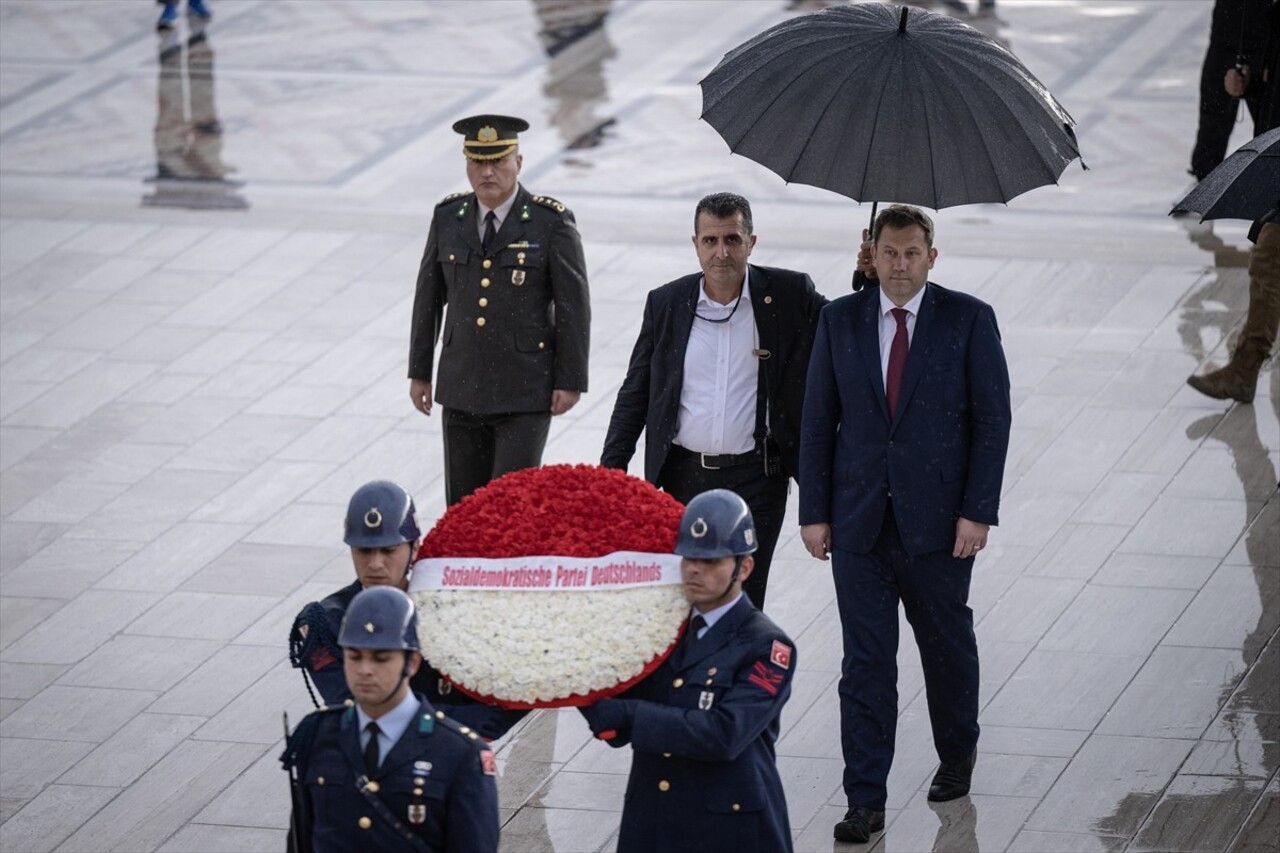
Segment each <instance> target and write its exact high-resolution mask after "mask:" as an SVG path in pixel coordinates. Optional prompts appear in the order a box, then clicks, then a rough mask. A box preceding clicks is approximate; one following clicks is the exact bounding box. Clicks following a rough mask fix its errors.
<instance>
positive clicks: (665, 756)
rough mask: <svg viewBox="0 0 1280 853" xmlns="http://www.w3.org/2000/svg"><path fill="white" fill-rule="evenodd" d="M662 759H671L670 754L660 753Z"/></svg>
mask: <svg viewBox="0 0 1280 853" xmlns="http://www.w3.org/2000/svg"><path fill="white" fill-rule="evenodd" d="M662 757H663V758H670V757H671V753H669V752H664V753H662Z"/></svg>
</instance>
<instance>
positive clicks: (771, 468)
mask: <svg viewBox="0 0 1280 853" xmlns="http://www.w3.org/2000/svg"><path fill="white" fill-rule="evenodd" d="M755 244H756V235H755V234H754V233H753V232H752V220H751V205H750V203H749V202H748V201H747V200H746V199H745V198H743V197H742V196H739V195H734V194H733V193H714V194H712V195H709V196H707V197H705V198H703V199H702V200H701V201H700V202H698V206H697V209H696V210H695V211H694V235H693V245H694V248H695V249H696V250H697V252H698V261H699V263H700V264H701V266H702V272H701V273H694V274H692V275H687V276H684V277H683V278H678V279H676V280H675V281H672V282H669V283H667V284H664V285H663V286H661V287H659V288H656V289H654V290H652V291H650V293H649V296H648V299H647V300H646V302H645V309H644V320H643V322H642V324H641V327H640V336H639V338H638V339H637V340H636V344H635V348H634V350H633V351H632V353H631V362H630V364H629V366H628V367H627V375H626V378H625V379H624V380H623V382H622V387H621V388H620V389H619V390H618V397H617V401H616V402H615V403H614V407H613V416H612V418H611V419H610V421H609V431H608V433H607V435H606V437H605V443H604V451H603V453H602V455H601V458H600V464H601V465H604V466H605V467H608V468H620V469H624V470H625V469H626V467H627V464H628V463H629V462H630V461H631V457H632V456H633V455H634V454H635V450H636V442H637V440H638V439H639V438H640V434H641V433H642V432H643V433H645V460H644V476H645V479H646V480H649V481H650V482H651V483H654V484H655V485H657V486H659V487H661V488H662V489H663V490H665V491H666V492H668V493H669V494H671V495H672V496H674V497H675V498H676V499H678V500H680V501H681V502H683V503H688V502H689V501H690V500H691V499H692V498H693V497H694V496H695V495H698V494H700V493H702V492H705V491H708V490H710V489H716V488H723V489H731V490H733V491H734V492H737V493H738V494H739V495H741V496H742V498H743V499H744V500H745V501H746V502H747V504H748V506H749V507H750V508H751V514H752V516H753V517H754V518H755V522H756V528H757V530H758V532H759V537H760V547H759V550H758V551H757V552H756V555H755V556H756V569H755V572H754V573H753V574H752V576H751V577H750V578H749V579H748V581H747V582H746V583H745V584H744V589H745V591H746V593H747V596H748V597H749V598H750V599H751V601H752V603H753V604H755V605H756V607H758V608H763V607H764V598H765V590H766V585H767V582H768V576H769V564H770V561H771V559H772V557H773V551H774V548H775V546H776V545H777V542H778V534H779V533H780V532H781V530H782V521H783V515H784V514H785V512H786V506H787V492H788V478H789V477H794V476H796V473H797V471H798V470H799V436H800V419H801V411H802V408H803V405H804V385H805V374H806V371H807V369H808V364H809V351H810V349H812V347H813V337H814V332H815V329H816V328H817V322H818V313H819V312H820V311H821V310H822V306H823V305H825V304H826V303H827V300H826V298H825V297H824V296H822V294H820V293H818V292H817V290H816V289H815V288H814V286H813V280H812V279H810V278H809V276H808V275H806V274H805V273H801V272H794V271H792V270H784V269H776V268H772V267H761V266H756V265H754V264H750V263H749V262H748V260H749V258H750V255H751V250H752V249H753V248H754V247H755Z"/></svg>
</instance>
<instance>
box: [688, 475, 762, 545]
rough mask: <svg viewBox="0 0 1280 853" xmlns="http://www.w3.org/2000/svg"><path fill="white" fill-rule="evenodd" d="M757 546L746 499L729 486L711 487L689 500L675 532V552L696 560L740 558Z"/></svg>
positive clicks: (754, 526) (753, 525)
mask: <svg viewBox="0 0 1280 853" xmlns="http://www.w3.org/2000/svg"><path fill="white" fill-rule="evenodd" d="M757 547H758V542H757V540H756V525H755V522H754V521H752V519H751V510H750V509H748V508H747V502H746V501H744V500H743V499H742V498H741V497H739V496H738V494H737V493H735V492H731V491H729V490H728V489H712V490H711V491H709V492H703V493H702V494H700V495H698V496H697V497H695V498H694V499H693V500H691V501H689V505H688V506H686V507H685V509H684V516H683V517H682V518H681V519H680V532H679V533H677V534H676V553H677V554H679V555H680V556H681V557H692V558H694V559H697V560H716V559H719V558H721V557H741V556H744V555H746V554H751V553H754V552H755V550H756V548H757Z"/></svg>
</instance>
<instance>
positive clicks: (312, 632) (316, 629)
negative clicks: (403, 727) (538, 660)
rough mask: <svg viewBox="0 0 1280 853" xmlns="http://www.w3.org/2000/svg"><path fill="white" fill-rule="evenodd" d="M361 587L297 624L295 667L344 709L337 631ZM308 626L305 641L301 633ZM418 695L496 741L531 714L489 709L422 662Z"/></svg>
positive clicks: (310, 609)
mask: <svg viewBox="0 0 1280 853" xmlns="http://www.w3.org/2000/svg"><path fill="white" fill-rule="evenodd" d="M361 589H363V587H362V586H361V585H360V582H359V581H354V582H353V583H351V584H350V585H349V586H344V587H343V588H342V589H340V590H338V591H337V592H335V593H334V594H333V595H330V596H329V597H327V598H325V599H324V600H323V601H319V602H312V603H311V604H308V605H307V606H306V607H304V608H303V609H302V612H301V613H299V614H298V616H297V618H296V619H295V620H294V623H293V633H292V634H291V636H290V657H291V659H292V661H293V665H294V666H295V667H297V668H299V669H304V670H306V672H307V674H308V675H309V676H310V677H311V681H312V682H313V683H314V684H315V686H316V689H317V690H319V691H320V696H321V697H322V698H323V699H324V701H325V703H326V704H328V705H341V704H342V703H343V702H345V701H346V700H348V699H350V698H351V691H350V690H348V689H347V679H346V676H345V675H344V674H343V672H342V649H340V648H338V630H339V629H340V628H341V627H342V617H343V616H344V615H346V612H347V606H348V605H349V604H351V599H353V598H355V596H356V593H358V592H360V590H361ZM302 625H306V626H307V635H306V637H303V636H302V633H301V631H300V630H299V628H300V627H301V626H302ZM409 685H410V687H411V688H412V689H413V691H414V692H415V693H421V694H422V695H424V696H425V697H426V698H427V701H429V702H431V704H432V705H436V706H439V707H440V708H441V710H443V711H444V712H445V713H446V714H448V715H449V716H450V717H451V718H452V719H454V720H456V721H457V722H458V723H461V724H462V725H464V726H467V727H469V728H471V729H473V730H474V731H475V732H477V733H478V734H479V735H480V737H483V738H488V739H489V740H494V739H496V738H500V737H502V736H503V735H504V734H506V733H507V731H508V730H509V729H510V728H511V727H512V726H514V725H515V724H516V723H518V722H520V720H521V719H522V718H523V717H524V715H525V714H527V713H528V711H512V710H508V709H506V708H499V707H497V706H494V705H486V704H484V703H483V702H478V701H476V700H475V699H472V698H471V697H470V696H467V695H466V694H465V693H463V692H462V691H460V690H456V689H454V687H453V684H452V683H451V682H450V681H449V679H447V678H445V677H444V676H443V675H441V674H440V673H439V672H437V671H436V670H435V669H433V668H432V667H431V664H430V663H429V662H428V661H425V660H424V661H423V662H422V666H420V667H419V668H418V671H417V673H415V674H414V676H413V678H412V679H411V680H410V682H409Z"/></svg>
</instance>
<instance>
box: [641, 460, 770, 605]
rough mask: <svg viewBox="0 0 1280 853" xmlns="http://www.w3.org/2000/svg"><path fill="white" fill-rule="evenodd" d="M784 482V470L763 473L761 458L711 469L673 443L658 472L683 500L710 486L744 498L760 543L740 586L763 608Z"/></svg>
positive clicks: (670, 490)
mask: <svg viewBox="0 0 1280 853" xmlns="http://www.w3.org/2000/svg"><path fill="white" fill-rule="evenodd" d="M787 483H788V480H787V477H786V475H784V474H776V475H774V476H766V475H765V473H764V462H763V461H762V460H761V459H760V458H759V457H758V456H753V459H752V460H750V461H747V462H743V463H741V464H738V465H732V466H729V467H725V468H715V469H710V468H704V467H702V462H701V459H700V457H699V455H698V454H697V453H691V452H690V451H688V450H685V449H684V448H683V447H680V446H678V445H672V446H671V449H670V451H669V452H668V453H667V461H666V462H665V463H663V466H662V473H661V474H660V475H658V483H657V485H658V486H660V487H661V488H662V489H663V491H665V492H667V494H669V495H671V496H672V497H674V498H675V499H676V500H678V501H680V503H684V504H687V503H688V502H689V501H691V500H693V499H694V498H695V497H696V496H697V495H700V494H701V493H703V492H705V491H708V490H710V489H729V490H730V491H732V492H736V493H737V494H738V496H739V497H741V498H742V499H743V500H744V501H746V502H747V506H748V507H750V509H751V517H752V519H753V520H754V521H755V524H756V536H757V538H758V539H759V540H760V547H759V548H758V549H757V550H756V553H755V555H754V556H755V563H756V567H755V570H754V571H753V572H752V573H751V577H749V578H747V581H746V583H744V584H743V585H742V589H743V591H744V592H745V593H746V594H747V598H749V599H751V603H752V604H754V605H755V606H756V607H757V608H759V609H760V610H764V595H765V591H766V589H767V587H768V584H769V564H770V563H772V562H773V551H774V548H776V547H777V545H778V535H779V534H780V533H781V532H782V520H783V517H784V516H785V515H786V512H787Z"/></svg>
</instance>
